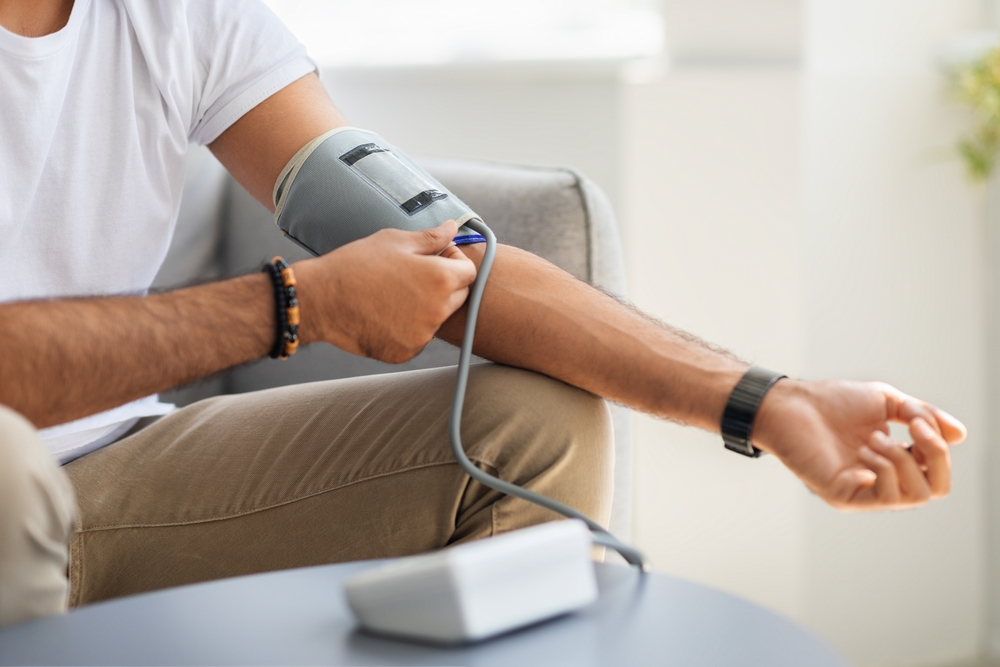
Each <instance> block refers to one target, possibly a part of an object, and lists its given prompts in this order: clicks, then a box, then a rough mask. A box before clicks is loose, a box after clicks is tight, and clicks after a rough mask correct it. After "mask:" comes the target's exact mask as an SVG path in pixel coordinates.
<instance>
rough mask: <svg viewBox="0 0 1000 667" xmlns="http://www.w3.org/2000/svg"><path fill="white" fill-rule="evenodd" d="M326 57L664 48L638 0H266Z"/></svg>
mask: <svg viewBox="0 0 1000 667" xmlns="http://www.w3.org/2000/svg"><path fill="white" fill-rule="evenodd" d="M265 2H266V3H267V5H268V6H269V7H271V9H272V10H274V12H275V13H276V14H277V15H278V16H279V17H280V18H281V19H282V20H283V21H284V22H285V23H286V25H288V26H289V27H290V28H291V30H292V31H293V32H294V33H295V35H296V36H297V37H298V38H299V39H300V40H301V41H302V42H303V43H304V44H305V45H306V48H307V49H308V50H309V53H310V55H312V57H313V58H314V59H316V60H317V61H318V62H319V63H320V64H321V65H323V66H364V65H369V66H371V65H374V66H392V65H434V64H450V63H457V62H469V61H473V62H475V61H509V60H563V59H609V58H610V59H613V58H629V57H643V56H654V55H657V54H659V53H660V52H661V51H662V50H663V26H662V22H661V20H660V14H659V12H658V11H657V9H656V7H655V6H654V5H652V4H651V3H648V2H643V1H642V0H639V1H636V0H504V1H503V2H498V1H496V0H423V1H422V2H412V0H364V1H363V2H358V1H357V0H265Z"/></svg>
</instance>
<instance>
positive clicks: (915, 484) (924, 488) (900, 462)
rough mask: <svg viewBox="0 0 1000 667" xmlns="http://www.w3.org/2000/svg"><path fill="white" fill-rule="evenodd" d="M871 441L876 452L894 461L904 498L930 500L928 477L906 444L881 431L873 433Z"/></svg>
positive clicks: (916, 501)
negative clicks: (890, 437) (891, 438)
mask: <svg viewBox="0 0 1000 667" xmlns="http://www.w3.org/2000/svg"><path fill="white" fill-rule="evenodd" d="M869 442H870V445H869V446H870V447H871V449H872V450H874V451H875V453H877V454H879V455H880V456H882V457H884V458H886V459H888V460H889V461H891V462H892V465H893V467H894V469H895V472H896V477H897V479H898V480H899V484H900V491H901V493H900V496H901V498H902V499H903V500H906V501H908V502H912V503H919V504H922V503H925V502H927V501H928V500H930V498H931V487H930V485H929V484H928V481H927V478H926V477H924V472H923V471H922V470H921V469H920V466H919V465H917V462H916V461H915V460H914V459H913V457H912V456H910V452H908V451H907V449H906V447H905V446H903V445H902V444H901V443H896V442H892V441H891V440H889V438H888V437H887V436H886V435H884V434H883V433H882V432H881V431H876V432H875V433H873V434H872V437H871V439H870V440H869Z"/></svg>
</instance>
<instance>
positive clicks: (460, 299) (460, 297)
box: [447, 287, 469, 313]
mask: <svg viewBox="0 0 1000 667" xmlns="http://www.w3.org/2000/svg"><path fill="white" fill-rule="evenodd" d="M468 298H469V288H468V287H463V288H462V289H460V290H457V291H456V292H453V293H452V295H451V296H450V297H448V306H447V307H448V311H449V312H451V313H454V312H455V311H456V310H458V309H459V308H461V307H462V304H463V303H465V300H466V299H468Z"/></svg>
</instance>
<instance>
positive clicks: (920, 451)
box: [753, 379, 966, 510]
mask: <svg viewBox="0 0 1000 667" xmlns="http://www.w3.org/2000/svg"><path fill="white" fill-rule="evenodd" d="M890 422H898V423H903V424H908V425H909V429H910V436H911V437H912V438H913V448H912V450H908V449H907V447H908V445H907V444H906V443H901V442H893V441H892V440H891V439H890V438H889V423H890ZM965 436H966V430H965V426H963V425H962V423H961V422H959V421H958V420H957V419H955V418H954V417H952V416H951V415H949V414H948V413H946V412H944V411H942V410H940V409H938V408H936V407H934V406H932V405H929V404H927V403H925V402H923V401H920V400H918V399H915V398H913V397H912V396H907V395H906V394H904V393H903V392H901V391H899V390H897V389H895V388H894V387H891V386H889V385H887V384H884V383H880V382H867V383H863V382H844V381H826V382H801V381H796V380H787V379H786V380H781V381H779V382H778V383H777V384H776V385H775V386H774V387H773V388H772V389H771V391H770V392H768V394H767V395H766V396H765V397H764V401H763V403H762V404H761V408H760V411H759V412H758V415H757V421H756V424H755V425H754V437H753V440H754V444H755V445H757V446H758V447H760V448H761V449H763V450H765V451H767V452H770V453H772V454H774V455H775V456H777V457H778V458H779V459H781V461H782V462H783V463H784V464H785V465H787V466H788V467H789V469H791V470H792V472H794V473H795V474H796V475H798V476H799V477H800V478H801V479H802V480H803V481H804V482H805V483H806V485H808V486H809V488H810V489H812V490H813V491H814V492H815V493H816V494H817V495H819V496H820V497H821V498H823V499H824V500H826V501H827V502H828V503H830V504H831V505H833V506H834V507H837V508H839V509H844V510H867V509H905V508H909V507H916V506H918V505H922V504H924V503H926V502H927V501H929V500H931V499H934V498H942V497H944V496H946V495H947V494H948V492H949V491H950V490H951V456H950V454H949V451H948V449H949V445H954V444H958V443H959V442H961V441H962V440H964V439H965Z"/></svg>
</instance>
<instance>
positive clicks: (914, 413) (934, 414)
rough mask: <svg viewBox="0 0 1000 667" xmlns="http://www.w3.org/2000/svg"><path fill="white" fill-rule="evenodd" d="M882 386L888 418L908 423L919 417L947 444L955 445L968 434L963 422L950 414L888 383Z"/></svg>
mask: <svg viewBox="0 0 1000 667" xmlns="http://www.w3.org/2000/svg"><path fill="white" fill-rule="evenodd" d="M882 388H883V391H884V392H885V394H886V397H887V398H888V399H889V403H888V407H889V414H888V415H887V417H888V418H889V419H890V420H892V421H899V422H903V423H905V424H909V423H911V422H912V421H913V420H914V419H917V418H920V419H923V420H924V421H926V422H927V424H928V425H929V426H930V427H931V428H932V429H934V430H935V431H937V432H938V433H940V434H941V437H942V438H944V441H945V442H947V443H948V444H949V445H957V444H958V443H960V442H962V441H963V440H965V437H966V435H967V434H968V430H967V429H966V428H965V424H963V423H962V422H961V421H959V420H958V419H956V418H955V417H953V416H952V415H950V414H948V413H947V412H945V411H944V410H942V409H940V408H937V407H935V406H933V405H930V404H929V403H925V402H924V401H921V400H918V399H916V398H914V397H912V396H909V395H907V394H904V393H903V392H901V391H899V390H898V389H896V388H895V387H892V386H890V385H883V387H882Z"/></svg>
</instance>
